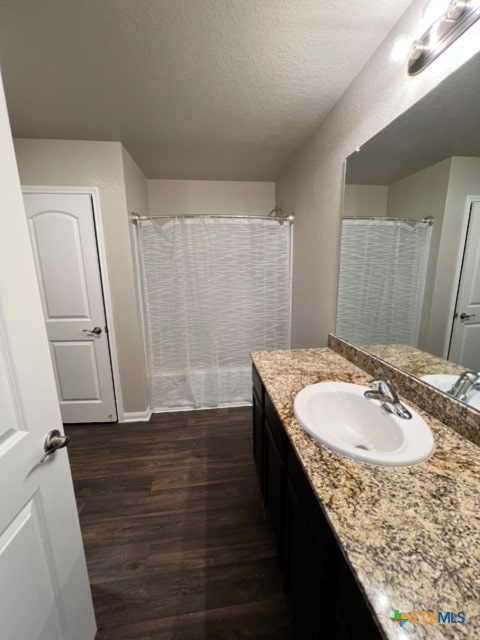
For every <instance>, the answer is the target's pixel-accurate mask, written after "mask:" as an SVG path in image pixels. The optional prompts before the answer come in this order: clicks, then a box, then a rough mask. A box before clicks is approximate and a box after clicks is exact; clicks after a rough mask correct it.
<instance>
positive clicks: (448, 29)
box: [408, 0, 480, 76]
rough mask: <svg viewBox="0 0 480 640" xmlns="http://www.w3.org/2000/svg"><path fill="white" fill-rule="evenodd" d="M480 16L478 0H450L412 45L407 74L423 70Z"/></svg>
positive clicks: (412, 74) (411, 74) (414, 73)
mask: <svg viewBox="0 0 480 640" xmlns="http://www.w3.org/2000/svg"><path fill="white" fill-rule="evenodd" d="M479 18H480V2H478V0H452V2H450V4H449V6H448V9H447V11H446V12H445V14H444V15H443V16H441V17H440V19H439V20H437V21H436V22H434V23H433V24H432V25H431V26H430V27H429V29H427V31H425V33H424V34H423V36H422V37H421V38H419V39H418V40H417V41H416V42H415V43H414V44H413V47H412V52H411V54H410V58H409V61H408V74H409V75H410V76H414V75H416V74H417V73H420V72H421V71H423V70H424V69H425V68H426V67H428V65H429V64H431V63H432V62H433V61H434V60H435V59H436V58H438V56H439V55H441V54H442V53H443V52H444V51H445V50H446V49H448V47H449V46H450V45H451V44H453V43H454V42H455V40H457V38H459V37H460V36H461V35H462V34H463V33H465V31H466V30H467V29H469V28H470V27H471V26H472V24H474V23H475V22H476V21H477V20H478V19H479Z"/></svg>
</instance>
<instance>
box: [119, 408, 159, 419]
mask: <svg viewBox="0 0 480 640" xmlns="http://www.w3.org/2000/svg"><path fill="white" fill-rule="evenodd" d="M151 417H152V410H151V409H150V407H147V408H146V409H145V411H125V413H124V414H123V420H122V422H148V421H149V420H150V418H151Z"/></svg>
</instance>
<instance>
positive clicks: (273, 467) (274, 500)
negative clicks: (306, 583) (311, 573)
mask: <svg viewBox="0 0 480 640" xmlns="http://www.w3.org/2000/svg"><path fill="white" fill-rule="evenodd" d="M264 424H265V440H264V442H265V507H266V510H267V515H268V518H269V520H270V528H271V531H272V537H273V542H274V545H275V550H276V552H277V556H278V559H279V561H280V564H281V560H282V551H283V524H284V522H283V514H284V504H285V465H284V464H283V461H282V458H281V455H280V452H279V450H278V447H277V445H276V442H275V439H274V437H273V435H272V432H271V430H270V425H269V424H268V420H266V419H265V422H264Z"/></svg>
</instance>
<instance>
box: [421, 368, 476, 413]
mask: <svg viewBox="0 0 480 640" xmlns="http://www.w3.org/2000/svg"><path fill="white" fill-rule="evenodd" d="M421 380H423V381H424V382H427V383H428V384H430V385H432V386H433V387H435V388H436V389H440V391H443V392H444V393H448V394H449V395H451V396H452V397H453V398H455V399H456V400H460V401H461V402H466V403H467V404H469V405H470V406H472V407H475V408H476V409H480V372H478V373H477V372H475V371H465V372H464V373H462V375H460V376H458V375H447V374H443V373H436V374H429V375H425V376H422V377H421Z"/></svg>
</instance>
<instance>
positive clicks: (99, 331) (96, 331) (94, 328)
mask: <svg viewBox="0 0 480 640" xmlns="http://www.w3.org/2000/svg"><path fill="white" fill-rule="evenodd" d="M83 333H94V334H95V335H96V336H99V335H100V334H101V333H102V330H101V328H100V327H93V329H84V330H83Z"/></svg>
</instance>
